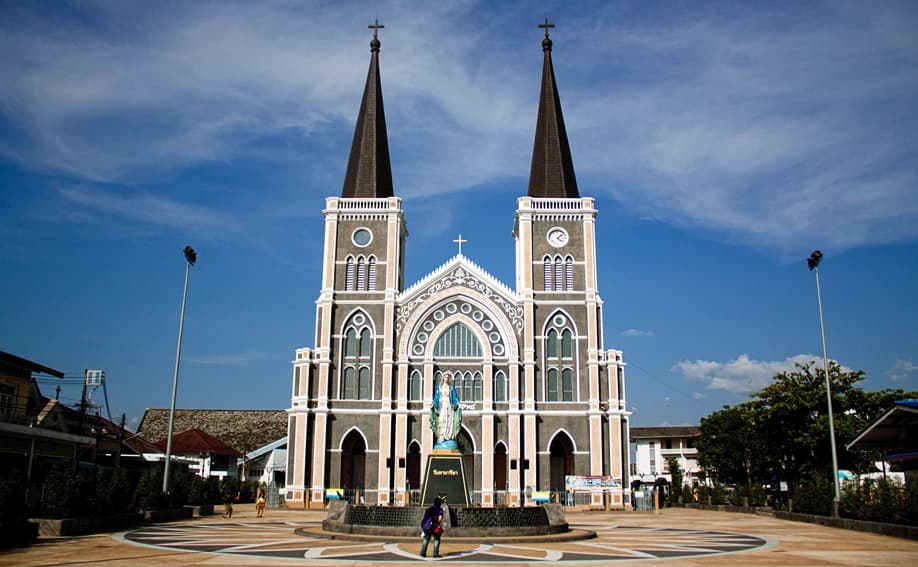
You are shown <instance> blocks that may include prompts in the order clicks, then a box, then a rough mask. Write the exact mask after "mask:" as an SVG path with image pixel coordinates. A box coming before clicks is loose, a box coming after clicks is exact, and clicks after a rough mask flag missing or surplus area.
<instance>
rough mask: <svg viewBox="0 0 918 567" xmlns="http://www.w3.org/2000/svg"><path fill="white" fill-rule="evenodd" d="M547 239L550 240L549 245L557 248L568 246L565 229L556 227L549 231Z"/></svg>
mask: <svg viewBox="0 0 918 567" xmlns="http://www.w3.org/2000/svg"><path fill="white" fill-rule="evenodd" d="M545 238H546V239H547V240H548V243H549V244H551V245H552V246H554V247H555V248H561V247H562V246H564V245H565V244H567V231H566V230H564V229H563V228H558V227H556V228H553V229H551V230H549V231H548V235H547V236H546V237H545Z"/></svg>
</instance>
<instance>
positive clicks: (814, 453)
mask: <svg viewBox="0 0 918 567" xmlns="http://www.w3.org/2000/svg"><path fill="white" fill-rule="evenodd" d="M772 380H773V381H772V383H771V384H769V385H768V386H766V387H765V388H763V389H762V390H760V391H758V392H755V393H753V394H752V396H751V397H752V400H750V401H748V402H744V403H741V404H737V405H735V406H732V407H731V406H724V408H723V409H721V410H718V411H715V412H714V413H712V414H711V415H709V416H708V417H705V418H702V419H701V437H700V439H699V441H698V462H699V464H700V465H701V467H702V468H703V469H704V470H705V472H706V473H707V475H708V476H709V477H711V478H713V479H715V480H717V481H719V482H724V483H730V484H742V485H746V486H747V487H749V488H750V489H751V488H752V487H753V485H754V484H758V485H762V484H769V483H774V482H776V481H778V480H782V479H783V480H786V481H787V482H788V484H790V488H791V491H792V492H793V491H794V489H795V487H796V486H797V485H798V484H800V483H801V482H802V481H806V483H807V486H813V485H814V482H816V481H817V480H819V479H822V480H824V479H829V481H830V483H831V479H832V475H831V463H832V455H831V444H830V443H829V425H828V423H829V422H828V407H827V403H826V389H825V388H826V380H825V374H824V372H823V370H822V369H821V368H818V367H817V366H816V365H815V362H810V363H808V364H798V365H797V368H796V370H794V371H790V372H782V373H780V374H776V375H775V376H774V377H773V379H772ZM829 380H830V383H831V388H832V411H833V418H834V420H835V436H836V439H835V445H836V448H837V452H838V454H837V457H838V463H839V468H842V469H850V470H853V471H855V472H859V473H860V472H865V471H867V470H872V467H873V462H874V461H876V460H878V457H879V455H878V453H877V452H876V451H856V452H850V451H847V450H846V449H845V444H846V443H850V442H851V441H853V440H854V438H855V437H856V436H857V435H859V434H860V432H862V431H863V430H864V429H865V428H866V427H867V426H868V425H870V423H872V422H873V421H875V420H876V419H877V418H878V417H880V415H882V413H883V412H885V411H886V410H888V409H889V408H890V407H891V406H892V404H893V402H894V401H895V400H898V399H905V398H914V397H918V394H916V393H915V392H904V391H902V390H881V391H879V392H865V391H864V390H862V389H860V388H858V387H857V386H856V384H857V383H858V382H861V381H862V380H864V372H863V371H856V372H851V371H844V370H843V369H842V368H841V366H839V365H838V364H837V363H835V362H830V363H829ZM817 484H818V482H817Z"/></svg>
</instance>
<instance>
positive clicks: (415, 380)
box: [408, 370, 422, 401]
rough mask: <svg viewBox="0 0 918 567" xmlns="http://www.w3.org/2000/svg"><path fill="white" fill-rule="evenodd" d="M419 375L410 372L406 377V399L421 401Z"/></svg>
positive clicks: (416, 371) (416, 372)
mask: <svg viewBox="0 0 918 567" xmlns="http://www.w3.org/2000/svg"><path fill="white" fill-rule="evenodd" d="M421 380H422V379H421V373H420V372H419V371H418V370H412V371H411V374H410V375H409V376H408V399H409V400H413V401H417V400H420V399H421Z"/></svg>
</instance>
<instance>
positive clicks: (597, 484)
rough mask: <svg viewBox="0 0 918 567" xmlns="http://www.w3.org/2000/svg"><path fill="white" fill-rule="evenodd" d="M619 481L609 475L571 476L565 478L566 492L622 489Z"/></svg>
mask: <svg viewBox="0 0 918 567" xmlns="http://www.w3.org/2000/svg"><path fill="white" fill-rule="evenodd" d="M621 486H622V483H621V481H620V480H619V479H617V478H615V477H612V476H609V475H578V474H569V475H566V476H565V477H564V489H565V490H593V489H596V488H600V489H602V488H621Z"/></svg>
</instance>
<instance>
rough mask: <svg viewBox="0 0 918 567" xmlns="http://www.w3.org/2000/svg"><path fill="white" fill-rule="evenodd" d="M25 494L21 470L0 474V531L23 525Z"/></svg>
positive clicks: (24, 483) (25, 514) (25, 516)
mask: <svg viewBox="0 0 918 567" xmlns="http://www.w3.org/2000/svg"><path fill="white" fill-rule="evenodd" d="M25 493H26V482H25V475H23V474H22V471H21V470H19V469H12V470H10V471H9V472H8V473H0V529H8V528H12V527H13V526H18V525H21V524H23V523H25V521H26V519H27V518H28V510H26V498H25Z"/></svg>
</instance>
